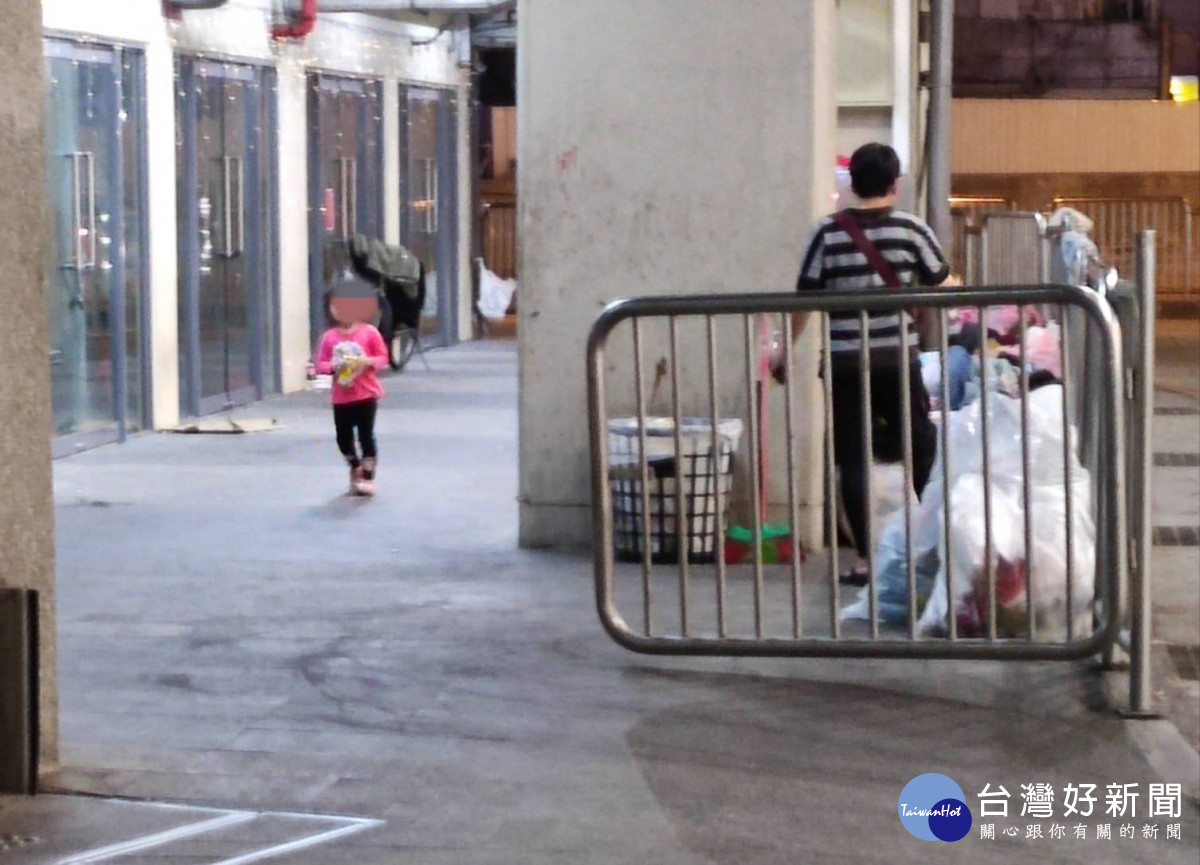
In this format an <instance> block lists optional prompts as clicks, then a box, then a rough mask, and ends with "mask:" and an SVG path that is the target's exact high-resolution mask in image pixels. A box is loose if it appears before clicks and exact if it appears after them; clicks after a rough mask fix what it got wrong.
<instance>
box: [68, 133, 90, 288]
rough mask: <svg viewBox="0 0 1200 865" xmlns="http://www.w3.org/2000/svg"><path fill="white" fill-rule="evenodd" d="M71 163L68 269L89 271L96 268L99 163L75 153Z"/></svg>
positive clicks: (87, 152) (71, 156) (78, 152)
mask: <svg viewBox="0 0 1200 865" xmlns="http://www.w3.org/2000/svg"><path fill="white" fill-rule="evenodd" d="M68 158H69V159H70V160H71V197H72V207H71V244H70V252H69V253H68V258H67V266H68V267H71V268H75V269H76V270H87V269H90V268H93V267H95V266H96V160H95V154H93V153H92V152H90V151H82V150H81V151H76V152H75V153H72V154H70V155H69V156H68Z"/></svg>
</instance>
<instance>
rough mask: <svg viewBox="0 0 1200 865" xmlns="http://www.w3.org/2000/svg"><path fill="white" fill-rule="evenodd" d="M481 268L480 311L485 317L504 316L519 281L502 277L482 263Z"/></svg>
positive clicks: (496, 317)
mask: <svg viewBox="0 0 1200 865" xmlns="http://www.w3.org/2000/svg"><path fill="white" fill-rule="evenodd" d="M479 270H480V273H479V303H478V304H477V306H478V307H479V311H480V312H481V313H483V316H484V318H491V319H498V318H504V316H505V315H506V314H507V313H508V308H509V307H510V306H512V299H513V295H514V294H516V292H517V281H516V280H515V279H501V278H500V277H498V276H497V275H496V274H494V273H492V272H491V271H490V270H488V269H487V268H486V267H483V266H482V265H481V266H480V268H479Z"/></svg>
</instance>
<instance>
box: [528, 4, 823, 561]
mask: <svg viewBox="0 0 1200 865" xmlns="http://www.w3.org/2000/svg"><path fill="white" fill-rule="evenodd" d="M518 26H519V28H520V34H519V46H520V48H519V52H518V55H519V56H518V63H519V72H518V75H519V82H518V90H519V111H518V114H519V119H518V124H519V145H518V150H519V154H520V157H519V164H520V172H519V184H520V187H519V196H518V198H519V202H520V205H519V206H520V213H519V219H520V223H519V232H518V234H519V237H520V238H521V249H520V259H521V263H520V273H521V286H520V290H519V291H520V303H519V308H520V310H521V321H520V331H519V332H520V341H521V345H520V353H521V397H520V400H521V419H520V433H521V456H520V462H521V466H520V476H521V507H520V513H521V518H520V519H521V532H520V535H521V543H522V544H523V545H525V546H530V547H536V546H561V545H573V544H583V543H586V542H587V541H588V540H589V539H590V510H589V506H588V502H589V486H588V470H589V464H588V455H587V449H588V442H587V417H586V410H585V378H584V343H585V340H586V336H587V332H588V328H589V326H590V324H591V322H592V320H593V319H594V318H595V316H596V314H597V313H598V312H599V311H600V309H601V308H602V307H603V306H604V304H605V303H607V302H608V301H610V300H613V299H615V298H618V297H629V296H633V295H647V294H695V293H716V292H733V291H743V292H749V291H787V290H791V289H792V288H794V286H795V281H796V275H797V270H798V269H799V264H800V256H801V253H802V248H803V244H804V243H805V241H806V239H807V236H808V233H809V232H810V230H811V229H812V227H813V224H814V221H815V220H816V218H817V217H818V216H819V215H820V214H822V213H824V212H826V211H828V210H829V209H830V204H831V198H832V193H833V190H834V186H835V181H834V147H833V144H834V132H835V128H836V107H835V95H834V65H833V64H834V57H833V54H834V50H835V49H834V46H835V43H836V37H835V21H834V0H745V2H739V3H730V2H727V0H656V2H654V3H647V2H645V0H522V3H521V7H520V16H519V25H518ZM814 330H815V329H814ZM735 334H736V328H731V329H730V330H729V331H727V332H726V331H724V330H723V331H722V334H721V346H722V348H721V362H722V376H721V377H722V385H723V387H722V393H723V395H724V396H725V397H726V399H725V400H724V405H723V406H722V409H723V410H724V411H726V412H736V413H737V414H738V415H739V416H741V417H743V418H745V416H746V391H745V385H744V383H741V382H742V381H743V380H742V379H741V375H742V370H743V366H742V365H741V360H740V358H741V357H742V355H741V348H740V345H738V344H735V342H734V339H735ZM814 336H815V334H810V336H809V337H806V339H805V340H804V341H803V342H802V345H801V351H800V356H801V362H800V364H799V365H798V366H799V371H798V375H797V378H798V382H797V397H798V400H799V404H800V405H801V406H804V407H805V409H804V410H803V411H802V412H801V413H800V417H801V419H802V421H803V425H802V428H801V436H800V439H801V440H800V447H799V450H800V464H801V467H802V468H801V491H800V494H801V500H802V504H803V507H802V517H803V519H802V524H801V526H800V529H801V534H802V535H805V536H807V537H808V538H809V539H810V540H811V539H812V538H813V537H814V536H816V534H817V532H818V528H817V523H818V521H819V514H820V508H821V483H820V465H821V442H820V435H819V433H818V430H819V429H820V427H819V426H818V425H819V424H820V423H821V418H822V414H821V412H820V410H819V409H820V405H821V397H820V390H819V388H818V386H817V378H816V367H817V364H816V345H815V341H814V339H812V338H811V337H814ZM661 352H662V342H661V336H660V335H649V336H648V338H647V356H646V362H647V368H648V369H649V370H650V376H651V377H652V376H653V369H654V364H655V362H656V361H657V360H658V356H659V354H661ZM622 354H623V355H624V357H623V358H622V357H620V355H622ZM628 356H629V351H628V347H627V345H626V344H625V343H621V345H620V346H619V347H614V363H616V364H617V366H618V367H620V365H621V363H622V362H623V361H627V360H628ZM694 360H695V358H690V359H689V362H688V363H685V364H682V365H681V366H682V367H683V368H684V369H691V370H692V372H691V373H689V376H692V375H694V376H695V380H696V381H699V379H700V378H701V376H699V375H698V374H695V370H696V368H695V367H693V366H691V361H694ZM698 362H699V363H703V360H702V359H701V360H699V361H698ZM700 368H703V367H700ZM615 378H616V376H614V379H615ZM685 396H686V399H685V402H686V403H687V404H688V405H690V406H692V408H691V411H692V412H695V411H697V410H698V407H699V402H698V400H699V399H701V398H702V397H701V396H700V395H699V394H698V393H695V392H690V393H688V394H686V395H685ZM771 398H772V401H773V405H772V411H774V412H778V411H779V406H778V405H776V404H775V403H778V402H779V401H780V400H781V399H782V397H781V396H780V395H779V394H778V391H777V390H776V392H775V393H774V394H773V395H772V397H771ZM614 407H615V408H617V410H628V409H629V408H630V406H629V405H628V404H624V405H617V406H614ZM685 411H687V408H686V407H685ZM780 439H782V435H781V434H777V435H776V441H774V442H772V445H773V450H774V451H775V453H774V454H773V460H772V463H771V466H772V476H773V480H774V483H773V489H772V500H773V501H775V502H782V501H783V500H784V490H785V489H786V477H785V474H784V472H783V466H784V461H783V456H782V445H783V443H782V441H780ZM744 453H745V446H744V445H743V455H744ZM741 463H742V464H743V465H744V464H745V463H746V460H745V459H744V458H743V459H742V460H741ZM746 486H747V485H746V484H742V489H743V490H745V488H746Z"/></svg>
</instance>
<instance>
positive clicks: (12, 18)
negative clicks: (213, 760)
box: [0, 0, 58, 762]
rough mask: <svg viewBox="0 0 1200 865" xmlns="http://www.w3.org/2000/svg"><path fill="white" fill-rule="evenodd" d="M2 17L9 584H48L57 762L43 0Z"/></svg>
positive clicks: (0, 388) (1, 406)
mask: <svg viewBox="0 0 1200 865" xmlns="http://www.w3.org/2000/svg"><path fill="white" fill-rule="evenodd" d="M0 19H2V20H3V21H4V27H2V28H0V176H2V177H3V178H4V182H3V183H2V184H0V262H3V263H4V264H3V268H2V269H0V284H2V285H3V291H2V292H0V296H2V297H3V299H4V309H5V310H6V311H7V312H8V315H9V320H10V324H9V327H8V328H7V329H6V333H5V346H4V355H5V357H7V358H8V359H9V363H8V364H6V366H5V372H4V374H3V375H0V489H2V490H4V495H3V496H0V556H2V559H0V586H8V587H16V588H33V589H37V590H39V591H40V592H41V601H42V606H41V635H42V646H41V662H42V665H41V701H42V707H41V708H42V724H43V726H42V731H41V735H42V738H41V742H42V757H43V761H44V762H52V761H53V760H54V758H55V757H56V755H57V751H58V729H57V728H58V724H57V697H56V693H57V683H56V681H55V660H54V524H53V520H54V512H53V507H52V502H51V486H50V366H49V364H48V363H47V360H46V359H47V357H48V356H49V346H48V343H47V336H46V331H47V323H46V299H45V288H44V287H43V284H42V276H43V274H42V271H43V259H44V254H45V242H44V236H45V232H44V211H45V196H46V191H45V158H46V157H45V153H44V151H43V146H42V100H43V98H44V97H43V88H42V39H41V36H42V9H41V3H39V2H38V0H0ZM5 745H6V743H4V742H2V741H0V749H3V748H4V747H5Z"/></svg>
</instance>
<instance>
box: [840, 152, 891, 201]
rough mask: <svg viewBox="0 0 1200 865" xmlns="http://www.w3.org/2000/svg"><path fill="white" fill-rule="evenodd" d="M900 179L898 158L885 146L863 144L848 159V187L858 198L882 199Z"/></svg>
mask: <svg viewBox="0 0 1200 865" xmlns="http://www.w3.org/2000/svg"><path fill="white" fill-rule="evenodd" d="M899 177H900V157H899V156H897V155H896V151H895V150H892V148H891V147H889V146H888V145H886V144H864V145H863V146H862V147H860V148H858V150H856V151H854V155H853V156H851V157H850V186H851V188H853V189H854V194H855V195H857V196H858V197H859V198H882V197H883V196H885V195H887V194H888V193H889V192H891V191H892V187H893V186H895V185H896V181H897V180H898V179H899Z"/></svg>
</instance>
